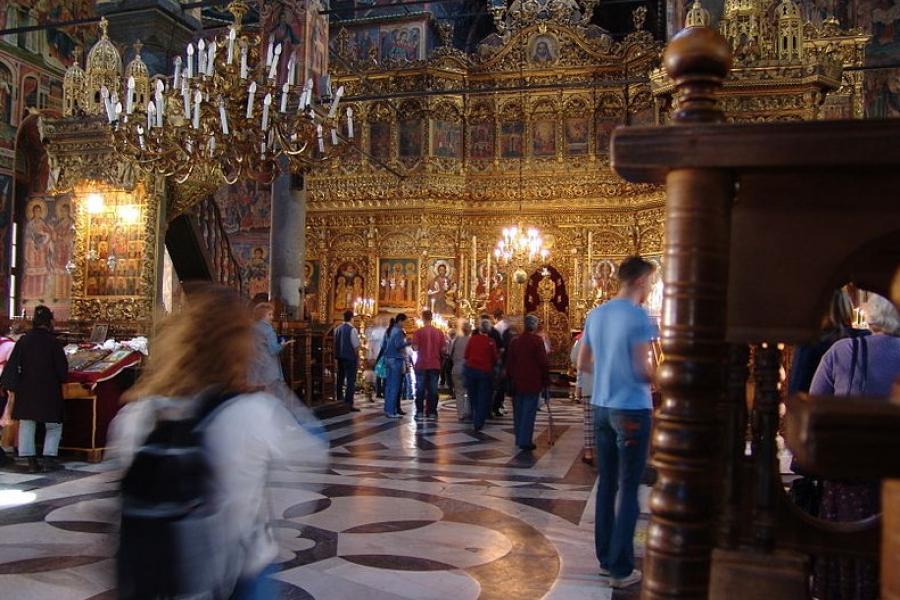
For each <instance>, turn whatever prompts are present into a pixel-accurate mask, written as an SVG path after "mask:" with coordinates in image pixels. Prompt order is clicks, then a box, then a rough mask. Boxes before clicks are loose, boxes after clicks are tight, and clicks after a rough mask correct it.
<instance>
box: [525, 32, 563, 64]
mask: <svg viewBox="0 0 900 600" xmlns="http://www.w3.org/2000/svg"><path fill="white" fill-rule="evenodd" d="M528 59H529V61H530V62H531V63H532V64H535V65H538V66H540V65H546V66H549V65H552V64H554V63H555V62H556V61H557V60H559V43H558V42H557V41H556V38H555V37H553V36H552V35H549V34H542V35H537V36H535V37H533V38H532V39H531V41H530V42H529V43H528Z"/></svg>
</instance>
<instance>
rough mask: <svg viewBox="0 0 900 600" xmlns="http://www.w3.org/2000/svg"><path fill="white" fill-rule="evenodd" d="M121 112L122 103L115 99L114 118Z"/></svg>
mask: <svg viewBox="0 0 900 600" xmlns="http://www.w3.org/2000/svg"><path fill="white" fill-rule="evenodd" d="M121 114H122V103H121V102H119V101H118V100H117V101H116V119H118V118H119V115H121Z"/></svg>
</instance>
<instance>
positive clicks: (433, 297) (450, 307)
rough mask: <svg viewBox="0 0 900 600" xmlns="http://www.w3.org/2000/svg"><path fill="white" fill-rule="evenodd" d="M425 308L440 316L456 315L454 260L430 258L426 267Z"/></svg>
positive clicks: (456, 293)
mask: <svg viewBox="0 0 900 600" xmlns="http://www.w3.org/2000/svg"><path fill="white" fill-rule="evenodd" d="M425 275H426V277H427V285H426V290H425V306H426V307H428V308H429V309H431V311H432V312H434V313H436V314H440V315H447V316H452V315H455V314H456V311H457V307H458V306H459V304H458V302H459V299H460V291H459V276H458V275H459V274H458V272H457V270H456V259H455V258H432V259H430V260H429V262H428V266H427V272H426V274H425Z"/></svg>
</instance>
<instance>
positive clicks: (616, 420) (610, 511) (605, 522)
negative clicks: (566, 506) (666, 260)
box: [578, 256, 657, 588]
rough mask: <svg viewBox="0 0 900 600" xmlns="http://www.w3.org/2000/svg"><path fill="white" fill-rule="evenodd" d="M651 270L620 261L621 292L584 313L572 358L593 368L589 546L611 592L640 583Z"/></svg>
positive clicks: (652, 332) (634, 259)
mask: <svg viewBox="0 0 900 600" xmlns="http://www.w3.org/2000/svg"><path fill="white" fill-rule="evenodd" d="M653 270H654V266H653V264H652V263H650V262H649V261H646V260H644V259H643V258H640V257H639V256H631V257H629V258H626V259H625V260H624V261H622V264H621V265H620V266H619V271H618V274H617V276H618V279H619V293H618V295H617V296H616V297H615V298H613V299H612V300H610V301H609V302H607V303H606V304H603V305H602V306H600V307H599V308H596V309H594V310H593V311H591V312H590V313H589V314H588V317H587V320H586V321H585V324H584V336H583V339H584V344H582V345H581V350H580V351H579V353H578V369H579V371H587V372H590V371H591V370H593V373H592V374H591V373H586V376H593V381H594V389H593V394H592V395H591V404H592V405H593V412H594V439H595V441H596V456H597V470H598V472H599V476H600V479H599V482H598V484H597V513H596V519H595V521H594V543H595V545H596V550H597V559H598V560H599V561H600V575H601V576H604V577H606V578H608V579H609V584H610V586H611V587H614V588H623V587H628V586H630V585H633V584H635V583H638V582H639V581H640V580H641V572H640V571H639V570H637V569H635V568H634V528H635V525H636V523H637V518H638V513H639V511H640V509H639V506H638V485H639V484H640V482H641V476H642V475H643V473H644V466H645V464H646V461H647V448H648V446H649V442H650V412H651V410H652V408H653V404H652V400H651V397H650V378H651V376H652V369H653V367H652V364H651V361H650V341H651V340H652V339H653V338H654V337H656V335H657V334H656V327H655V326H654V325H653V322H652V321H651V320H650V317H649V315H648V314H647V312H646V311H645V310H644V309H643V308H641V304H643V303H644V302H645V301H646V300H647V296H648V295H649V293H650V287H651V285H650V276H651V275H652V273H653ZM592 359H593V360H592ZM592 363H593V366H591V364H592ZM617 492H618V493H619V494H620V496H619V503H618V509H617V503H616V493H617Z"/></svg>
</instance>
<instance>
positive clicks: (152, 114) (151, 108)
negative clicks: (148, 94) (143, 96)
mask: <svg viewBox="0 0 900 600" xmlns="http://www.w3.org/2000/svg"><path fill="white" fill-rule="evenodd" d="M155 122H156V105H155V104H153V100H151V101H150V102H148V103H147V131H150V130H151V129H153V124H154V123H155Z"/></svg>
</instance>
